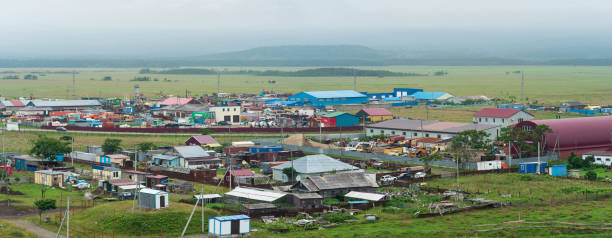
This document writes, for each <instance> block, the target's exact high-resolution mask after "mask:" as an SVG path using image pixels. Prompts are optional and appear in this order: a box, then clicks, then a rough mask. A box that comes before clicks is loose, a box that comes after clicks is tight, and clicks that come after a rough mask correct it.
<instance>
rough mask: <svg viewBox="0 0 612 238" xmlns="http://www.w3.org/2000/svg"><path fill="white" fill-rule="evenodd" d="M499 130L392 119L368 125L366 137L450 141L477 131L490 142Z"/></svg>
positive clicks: (486, 126)
mask: <svg viewBox="0 0 612 238" xmlns="http://www.w3.org/2000/svg"><path fill="white" fill-rule="evenodd" d="M499 128H500V126H497V125H489V124H471V123H458V122H440V121H425V120H411V119H394V120H388V121H383V122H379V123H376V124H371V125H368V126H367V127H366V135H367V136H373V135H386V136H404V137H405V138H407V139H410V138H422V137H433V138H441V139H450V138H453V137H455V136H456V135H457V134H458V133H459V132H462V131H467V130H477V131H484V132H486V133H487V134H489V140H491V141H492V140H494V139H495V138H496V137H497V136H498V135H499V134H498V133H499Z"/></svg>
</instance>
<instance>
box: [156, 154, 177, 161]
mask: <svg viewBox="0 0 612 238" xmlns="http://www.w3.org/2000/svg"><path fill="white" fill-rule="evenodd" d="M176 158H178V157H177V156H174V155H162V154H157V155H153V159H161V160H173V159H176Z"/></svg>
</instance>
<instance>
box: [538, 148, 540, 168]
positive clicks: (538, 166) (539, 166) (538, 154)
mask: <svg viewBox="0 0 612 238" xmlns="http://www.w3.org/2000/svg"><path fill="white" fill-rule="evenodd" d="M538 174H540V142H539V141H538Z"/></svg>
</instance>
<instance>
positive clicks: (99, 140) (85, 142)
mask: <svg viewBox="0 0 612 238" xmlns="http://www.w3.org/2000/svg"><path fill="white" fill-rule="evenodd" d="M65 134H68V135H70V136H73V137H74V150H77V151H86V150H87V146H89V145H102V144H103V143H104V140H106V138H113V139H121V140H122V142H121V146H122V147H123V148H125V149H132V148H134V146H136V144H138V143H141V142H153V143H155V144H156V145H182V144H184V143H185V141H186V140H187V139H189V136H183V135H173V134H161V135H126V134H97V133H91V134H90V133H70V132H56V131H49V132H14V131H9V132H7V144H6V150H7V151H13V152H21V153H29V151H30V149H31V148H32V144H31V142H32V141H34V140H36V138H37V137H38V136H39V135H46V136H48V137H54V138H59V137H61V136H63V135H65ZM257 138H260V137H255V136H253V137H245V136H232V138H231V139H232V141H240V140H253V139H257ZM215 139H216V140H217V141H218V142H219V143H226V142H229V141H230V137H228V136H215Z"/></svg>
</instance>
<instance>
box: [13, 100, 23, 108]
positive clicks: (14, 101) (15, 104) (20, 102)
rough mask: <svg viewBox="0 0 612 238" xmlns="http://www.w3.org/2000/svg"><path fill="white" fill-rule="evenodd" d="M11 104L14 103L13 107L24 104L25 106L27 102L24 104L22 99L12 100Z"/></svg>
mask: <svg viewBox="0 0 612 238" xmlns="http://www.w3.org/2000/svg"><path fill="white" fill-rule="evenodd" d="M11 104H13V107H23V106H25V104H23V102H22V101H20V100H11Z"/></svg>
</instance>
